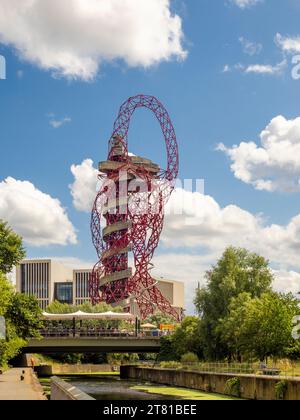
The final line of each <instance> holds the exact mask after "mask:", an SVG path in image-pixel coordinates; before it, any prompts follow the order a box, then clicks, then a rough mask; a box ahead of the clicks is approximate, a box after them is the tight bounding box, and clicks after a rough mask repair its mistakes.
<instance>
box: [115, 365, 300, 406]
mask: <svg viewBox="0 0 300 420" xmlns="http://www.w3.org/2000/svg"><path fill="white" fill-rule="evenodd" d="M120 375H121V378H122V379H134V380H139V381H148V382H154V383H158V384H163V385H170V386H179V387H184V388H190V389H197V390H200V391H205V392H213V393H217V394H223V395H230V396H239V397H240V398H244V399H250V400H278V399H283V400H300V378H285V377H278V376H277V377H276V376H257V375H234V374H225V373H224V374H223V373H208V372H198V371H184V370H172V369H161V368H144V367H137V366H121V372H120Z"/></svg>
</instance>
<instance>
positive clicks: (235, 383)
mask: <svg viewBox="0 0 300 420" xmlns="http://www.w3.org/2000/svg"><path fill="white" fill-rule="evenodd" d="M225 393H226V394H229V395H232V396H233V397H240V396H241V381H240V378H231V379H228V381H227V382H226V386H225Z"/></svg>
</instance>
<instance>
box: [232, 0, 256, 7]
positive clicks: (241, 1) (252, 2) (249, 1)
mask: <svg viewBox="0 0 300 420" xmlns="http://www.w3.org/2000/svg"><path fill="white" fill-rule="evenodd" d="M231 2H232V3H233V4H235V5H236V6H238V7H239V8H240V9H247V8H249V7H252V6H256V5H257V4H258V3H261V2H262V0H231Z"/></svg>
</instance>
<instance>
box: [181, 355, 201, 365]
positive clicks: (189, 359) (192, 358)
mask: <svg viewBox="0 0 300 420" xmlns="http://www.w3.org/2000/svg"><path fill="white" fill-rule="evenodd" d="M181 363H182V364H186V365H188V364H194V363H199V358H198V356H197V354H195V353H192V352H188V353H185V354H184V355H183V356H181Z"/></svg>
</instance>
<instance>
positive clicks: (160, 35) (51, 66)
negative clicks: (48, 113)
mask: <svg viewBox="0 0 300 420" xmlns="http://www.w3.org/2000/svg"><path fill="white" fill-rule="evenodd" d="M183 37H184V35H183V31H182V21H181V18H180V17H179V16H178V15H176V14H173V13H172V12H171V7H170V0H151V1H149V0H110V1H107V0H89V1H87V0H68V1H61V0H22V2H20V1H19V0H1V2H0V42H2V43H3V44H6V45H11V46H13V47H14V48H16V50H17V51H18V53H19V54H20V56H21V57H22V58H23V59H25V60H27V61H29V62H31V63H34V64H36V65H38V66H39V67H40V68H42V69H46V70H51V71H52V73H53V74H54V75H55V76H64V77H69V78H75V79H76V78H77V79H82V80H86V81H87V80H91V79H93V78H95V76H96V75H97V72H98V70H99V67H100V65H101V63H103V62H111V61H115V60H123V61H124V62H125V63H126V64H127V65H128V66H132V67H136V66H142V67H149V66H152V65H155V64H158V63H160V62H161V61H169V60H171V59H178V60H183V59H185V58H186V56H187V52H186V51H185V50H184V49H183V46H182V41H183Z"/></svg>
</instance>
